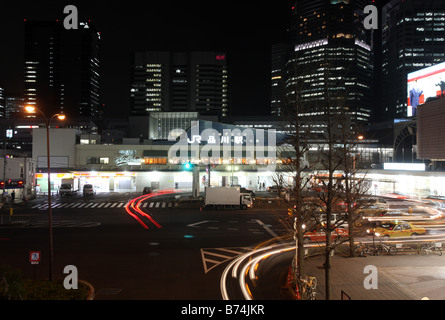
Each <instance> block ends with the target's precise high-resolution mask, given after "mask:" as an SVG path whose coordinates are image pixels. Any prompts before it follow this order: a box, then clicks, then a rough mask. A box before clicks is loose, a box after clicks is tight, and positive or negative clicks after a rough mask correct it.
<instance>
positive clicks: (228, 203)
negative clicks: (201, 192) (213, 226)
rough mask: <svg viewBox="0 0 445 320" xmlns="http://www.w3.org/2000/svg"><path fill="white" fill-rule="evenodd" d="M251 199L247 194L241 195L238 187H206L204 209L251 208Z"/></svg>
mask: <svg viewBox="0 0 445 320" xmlns="http://www.w3.org/2000/svg"><path fill="white" fill-rule="evenodd" d="M252 205H253V203H252V197H251V196H250V194H248V193H242V192H241V190H240V187H206V189H205V201H204V207H206V208H207V207H215V208H216V209H217V210H220V209H223V208H241V209H243V210H246V209H247V208H252Z"/></svg>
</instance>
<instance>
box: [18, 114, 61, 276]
mask: <svg viewBox="0 0 445 320" xmlns="http://www.w3.org/2000/svg"><path fill="white" fill-rule="evenodd" d="M25 110H26V112H28V113H35V112H36V111H37V112H39V113H40V114H41V115H42V116H43V118H44V119H45V125H46V159H47V165H48V226H49V281H52V280H53V218H52V208H51V165H50V152H49V123H50V122H51V120H52V119H53V118H55V117H57V118H58V119H59V120H65V115H64V114H59V113H56V114H54V115H53V116H51V118H49V119H48V117H47V116H46V115H45V114H44V113H43V112H42V111H41V110H40V109H38V108H37V107H35V106H26V107H25Z"/></svg>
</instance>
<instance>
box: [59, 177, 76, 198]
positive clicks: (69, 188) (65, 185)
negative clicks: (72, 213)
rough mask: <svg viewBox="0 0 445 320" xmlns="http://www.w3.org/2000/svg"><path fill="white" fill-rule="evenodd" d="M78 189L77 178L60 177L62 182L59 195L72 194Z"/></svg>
mask: <svg viewBox="0 0 445 320" xmlns="http://www.w3.org/2000/svg"><path fill="white" fill-rule="evenodd" d="M77 191H79V179H75V178H71V179H62V184H61V185H60V188H59V195H61V196H63V195H73V194H76V193H77Z"/></svg>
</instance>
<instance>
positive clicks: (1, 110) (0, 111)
mask: <svg viewBox="0 0 445 320" xmlns="http://www.w3.org/2000/svg"><path fill="white" fill-rule="evenodd" d="M5 110H6V97H5V89H4V88H3V87H2V86H0V117H2V118H3V117H5Z"/></svg>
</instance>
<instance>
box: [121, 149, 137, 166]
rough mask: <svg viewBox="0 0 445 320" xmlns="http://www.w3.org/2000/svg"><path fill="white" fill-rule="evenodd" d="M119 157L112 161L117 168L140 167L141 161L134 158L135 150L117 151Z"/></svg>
mask: <svg viewBox="0 0 445 320" xmlns="http://www.w3.org/2000/svg"><path fill="white" fill-rule="evenodd" d="M119 154H120V156H119V157H116V158H115V159H114V162H115V163H116V165H117V166H118V167H120V166H124V165H135V166H137V165H140V164H141V159H140V158H136V150H119Z"/></svg>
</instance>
